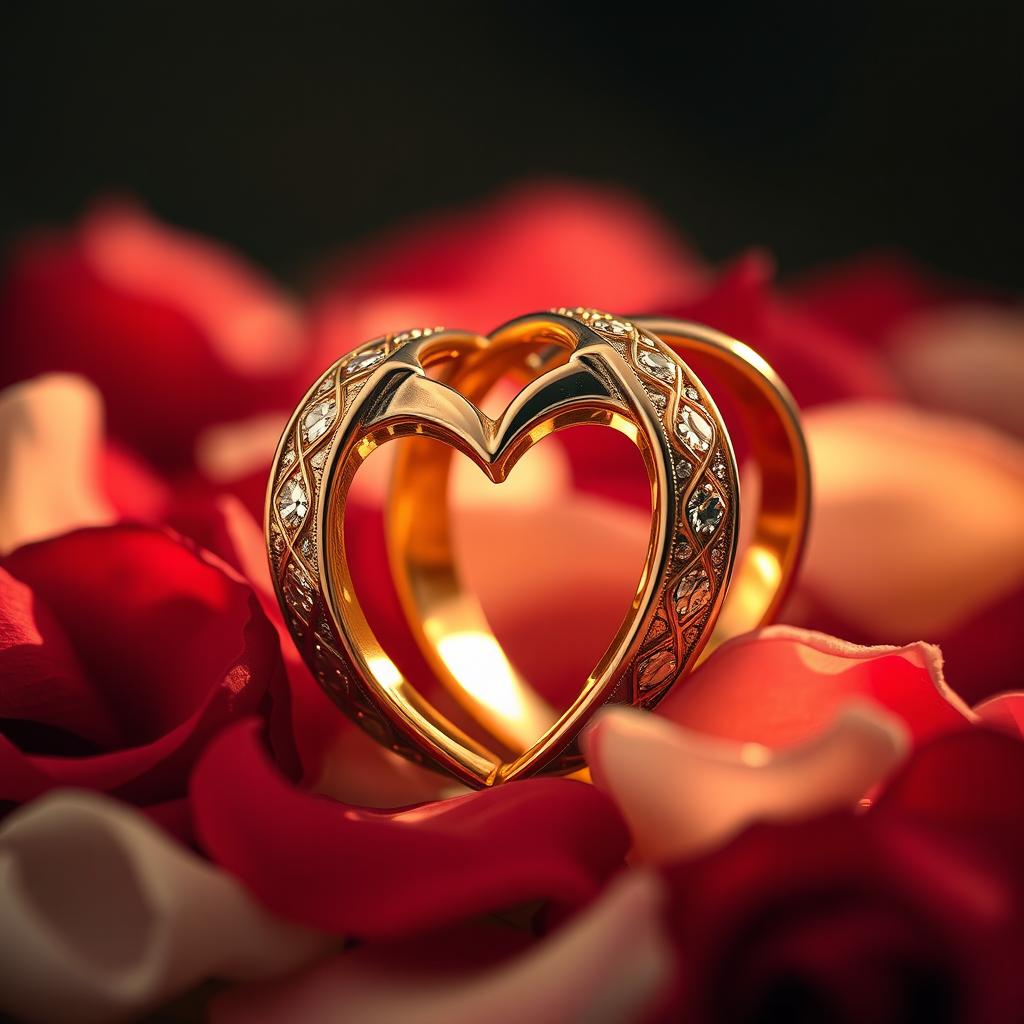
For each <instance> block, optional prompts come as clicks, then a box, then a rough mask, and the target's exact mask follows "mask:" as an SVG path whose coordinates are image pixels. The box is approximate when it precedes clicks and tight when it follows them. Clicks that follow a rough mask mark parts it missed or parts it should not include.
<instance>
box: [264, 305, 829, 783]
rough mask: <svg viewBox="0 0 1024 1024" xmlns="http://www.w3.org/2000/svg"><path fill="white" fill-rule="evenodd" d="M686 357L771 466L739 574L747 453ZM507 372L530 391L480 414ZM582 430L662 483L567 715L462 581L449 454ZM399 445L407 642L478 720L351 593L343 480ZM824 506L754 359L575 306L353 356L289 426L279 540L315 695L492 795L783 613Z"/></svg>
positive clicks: (507, 451) (275, 516) (688, 329)
mask: <svg viewBox="0 0 1024 1024" xmlns="http://www.w3.org/2000/svg"><path fill="white" fill-rule="evenodd" d="M683 355H690V356H693V357H697V358H700V359H702V360H704V361H705V362H707V363H708V365H713V367H714V370H715V377H716V380H717V381H721V383H722V385H723V386H724V387H726V388H728V391H729V395H730V397H731V399H732V402H733V404H734V405H735V407H736V413H737V417H738V418H739V419H740V420H742V421H743V422H742V424H741V425H742V427H743V428H744V433H745V435H746V437H747V438H748V440H749V444H750V446H751V452H752V455H753V456H754V458H755V460H756V463H757V466H758V469H759V477H760V486H759V488H758V491H759V493H758V500H757V502H756V508H754V509H753V522H752V525H751V527H750V529H749V530H747V531H746V532H747V537H746V539H745V544H744V547H743V550H742V552H741V555H740V559H739V562H738V564H737V565H736V568H735V572H734V564H733V563H734V559H735V558H736V550H737V537H738V527H739V515H740V507H739V482H738V476H737V468H736V459H735V454H734V450H733V446H732V442H731V441H730V437H729V434H728V432H727V430H726V426H725V423H724V422H723V420H722V418H721V416H720V414H719V411H718V409H717V407H716V405H715V402H714V401H713V399H712V396H711V395H710V394H709V393H708V391H707V390H706V389H705V387H704V385H703V384H702V383H701V381H700V380H699V379H698V378H697V376H696V375H695V374H694V373H693V371H692V370H691V369H690V367H689V366H688V365H687V364H686V363H685V362H684V361H683V359H682V356H683ZM510 375H511V376H513V377H515V378H516V379H518V380H521V381H522V387H521V390H520V392H519V393H518V395H517V396H516V397H515V398H514V400H513V401H512V402H511V403H510V404H509V406H508V407H507V408H506V409H505V411H504V412H503V413H502V414H501V415H500V416H499V417H498V418H497V419H492V418H491V417H489V416H488V415H486V414H485V413H484V412H483V411H481V408H480V404H481V403H482V402H483V399H484V397H485V396H486V395H487V393H488V392H489V391H490V390H491V388H492V387H493V386H494V385H495V384H496V383H497V382H498V381H499V380H501V379H502V378H507V377H508V376H510ZM579 424H601V425H605V426H609V427H612V428H614V429H616V430H618V431H620V432H621V433H623V434H625V435H626V436H627V437H628V438H629V439H630V440H631V441H633V443H634V444H635V445H636V446H637V448H638V449H639V451H640V453H641V456H642V458H643V462H644V466H645V467H646V471H647V475H648V478H649V481H650V485H651V492H650V493H651V526H650V534H649V538H648V544H647V553H646V557H645V560H644V565H643V568H642V571H641V573H640V577H639V579H638V581H637V586H636V592H635V596H634V599H633V601H632V602H631V604H630V607H629V609H628V611H627V613H626V615H625V617H624V619H623V621H622V623H621V625H620V627H619V629H618V631H617V633H616V634H615V636H614V637H612V638H611V640H610V642H609V644H608V646H607V648H606V649H605V651H604V653H603V654H602V656H601V657H600V659H599V661H598V663H597V665H596V666H595V667H594V669H593V671H592V672H591V673H590V674H589V676H588V677H587V678H586V679H585V680H581V681H580V687H579V694H578V696H577V697H576V699H575V700H574V701H573V702H572V704H571V705H570V706H569V707H568V708H567V709H565V710H564V711H562V712H557V711H555V710H554V709H552V708H551V707H549V706H548V705H547V704H546V702H545V701H544V700H543V699H542V698H541V697H540V696H539V695H538V694H536V693H535V692H534V691H533V690H531V689H530V687H529V685H528V684H527V683H526V681H525V680H523V679H522V678H521V677H520V676H519V674H518V672H517V671H516V669H515V667H514V666H513V665H512V664H511V663H510V662H509V660H508V659H507V658H506V657H505V654H504V652H503V651H502V648H501V646H500V644H499V643H498V641H497V640H496V639H495V637H494V635H493V634H492V633H491V631H490V627H489V626H488V624H487V620H486V618H485V617H484V614H483V611H482V609H481V608H480V606H479V604H478V602H477V600H476V598H475V596H474V595H473V594H472V593H471V592H469V591H468V590H467V589H466V588H464V587H463V586H462V584H461V582H460V579H459V574H458V570H457V567H456V564H455V559H454V557H453V553H452V540H451V536H450V524H449V518H448V509H447V505H446V494H447V486H446V484H447V479H448V474H449V471H450V465H451V457H452V454H453V453H454V452H455V451H459V452H461V453H462V454H463V455H466V456H468V457H469V458H470V459H471V460H473V461H474V462H475V463H476V464H477V466H478V467H479V468H480V469H481V470H482V471H483V472H484V473H485V474H486V475H487V476H488V477H490V479H491V480H492V481H494V482H495V483H500V482H501V481H503V480H504V479H506V478H507V476H508V475H509V474H510V473H511V472H513V471H514V467H515V464H516V462H517V461H518V460H519V459H520V458H521V457H522V456H523V454H524V453H525V452H526V451H528V450H529V449H530V448H531V447H532V446H533V445H535V444H537V443H538V442H539V441H540V440H542V439H543V438H544V437H546V436H547V435H549V434H551V433H553V432H554V431H558V430H563V429H566V428H568V427H572V426H575V425H579ZM396 438H410V439H411V440H409V441H406V442H405V444H404V445H402V446H401V447H400V451H399V454H398V456H397V458H396V461H395V467H394V471H393V478H392V488H391V493H390V497H389V499H388V508H387V516H386V525H387V533H388V546H389V553H390V561H391V571H392V575H393V578H394V581H395V585H396V589H397V591H398V593H399V596H400V597H401V600H402V604H403V607H404V610H405V613H406V617H407V619H408V622H409V625H410V627H411V630H412V632H413V635H414V636H415V638H416V640H417V642H418V643H419V645H420V648H421V649H422V651H423V653H424V655H425V656H426V658H427V661H428V662H429V664H430V666H431V667H432V669H433V671H434V673H435V674H436V676H437V678H438V680H439V682H440V683H441V684H442V685H443V687H444V688H445V690H446V691H447V692H448V693H449V694H450V695H451V696H452V697H454V698H455V700H456V701H457V702H458V704H459V706H460V707H461V709H462V710H463V711H464V712H465V714H466V715H467V716H468V718H469V720H470V721H471V722H472V725H473V727H472V729H469V728H462V727H460V726H458V725H456V724H455V723H454V722H453V721H451V718H450V717H448V716H446V715H444V714H443V713H442V712H441V711H440V710H439V709H438V708H437V707H435V706H434V705H433V704H431V703H430V702H429V701H428V700H427V699H426V697H425V696H424V695H423V694H421V693H420V692H418V691H417V690H416V689H415V688H414V687H413V686H412V685H411V684H410V683H409V681H408V680H407V679H405V677H404V676H403V675H402V673H401V671H400V670H399V668H398V667H397V666H396V665H395V663H394V662H393V661H392V660H391V658H390V657H389V656H388V653H387V650H386V645H385V644H384V643H383V642H382V641H381V639H380V638H378V637H377V636H375V635H374V633H373V630H372V629H371V627H370V624H369V622H368V621H367V617H366V615H365V613H364V610H363V608H362V606H361V605H360V602H359V599H358V595H357V593H356V588H355V585H354V583H353V579H352V572H351V568H350V565H349V560H348V558H347V556H346V551H345V537H344V533H343V522H344V516H345V506H346V501H347V499H348V494H349V489H350V486H351V484H352V480H353V478H354V476H355V473H356V471H357V470H358V468H359V466H360V465H361V464H362V463H363V462H364V461H365V460H366V459H367V458H368V457H369V456H370V454H371V453H372V452H373V451H374V450H376V449H377V448H378V447H379V446H380V445H382V444H384V443H386V442H388V441H391V440H393V439H396ZM424 438H429V439H431V443H429V444H425V443H424V442H423V440H421V439H424ZM437 440H440V441H442V442H445V444H444V445H443V446H439V445H437V444H436V443H433V442H436V441H437ZM809 501H810V474H809V468H808V461H807V451H806V447H805V443H804V438H803V433H802V430H801V427H800V422H799V416H798V414H797V411H796V406H795V404H794V403H793V400H792V398H791V397H790V395H789V393H788V391H787V390H786V388H785V386H784V385H783V384H782V382H781V381H780V380H779V379H778V377H777V376H776V374H775V373H774V372H773V371H772V369H771V367H769V366H768V365H767V364H766V363H765V362H764V360H763V359H761V358H760V356H758V355H757V353H756V352H754V351H753V350H752V349H750V348H749V347H748V346H746V345H744V344H743V343H742V342H739V341H736V340H734V339H732V338H728V337H726V336H725V335H722V334H719V333H718V332H716V331H712V330H710V329H708V328H705V327H701V326H698V325H695V324H690V323H684V322H680V321H671V320H656V319H649V318H643V317H640V318H633V319H627V318H623V317H616V316H612V315H610V314H607V313H602V312H598V311H596V310H590V309H583V308H575V309H568V308H563V309H558V310H554V311H551V312H547V313H539V314H533V315H529V316H525V317H521V318H519V319H516V320H513V321H511V322H510V323H508V324H505V325H504V326H502V327H500V328H499V329H498V330H496V331H494V332H493V333H492V334H491V335H489V336H486V337H485V336H481V335H476V334H471V333H466V332H461V331H452V330H445V329H443V328H432V329H420V330H410V331H404V332H402V333H400V334H393V335H388V336H386V337H383V338H378V339H375V340H374V341H371V342H368V343H367V344H365V345H362V346H360V347H359V348H357V349H355V350H354V351H352V352H349V353H348V354H346V355H345V356H343V357H342V358H341V359H339V360H338V362H337V363H335V364H334V365H333V366H331V367H330V368H329V369H328V370H327V371H326V372H325V373H324V374H323V375H322V376H321V377H320V378H319V379H318V380H317V381H316V382H315V383H314V384H313V386H312V388H311V389H310V390H309V392H308V393H307V395H306V397H305V398H304V399H303V400H302V402H301V403H300V404H299V406H298V408H297V409H296V410H295V412H294V414H293V415H292V417H291V419H290V421H289V423H288V426H287V427H286V429H285V432H284V435H283V436H282V438H281V443H280V445H279V446H278V450H277V453H276V457H275V460H274V465H273V468H272V470H271V477H270V485H269V490H268V499H267V510H266V531H267V542H268V548H269V554H270V563H271V569H272V573H273V578H274V582H275V587H276V590H277V596H278V599H279V601H280V603H281V607H282V609H283V611H284V614H285V618H286V621H287V623H288V628H289V630H290V631H291V634H292V636H293V638H294V640H295V643H296V645H297V646H298V648H299V650H300V651H301V652H302V655H303V657H304V658H305V660H306V662H307V663H308V665H309V666H310V669H311V670H312V672H313V673H314V675H315V676H316V678H317V680H318V681H319V683H320V685H321V686H322V687H323V688H324V689H325V690H326V691H327V693H328V694H330V696H331V697H332V698H333V699H334V700H335V702H336V703H337V704H338V705H339V706H340V707H341V708H342V709H343V710H344V711H345V712H346V713H347V714H349V715H350V716H351V717H352V718H353V719H354V720H355V721H356V722H357V723H358V724H360V725H361V726H362V727H363V728H364V729H366V730H367V731H368V732H369V733H370V734H371V735H372V736H374V737H375V738H376V739H377V740H379V741H380V742H382V743H384V744H386V745H387V746H388V747H390V748H391V749H392V750H394V751H396V752H398V753H400V754H403V755H404V756H406V757H409V758H412V759H413V760H416V761H418V762H420V763H422V764H426V765H429V766H432V767H436V768H441V769H444V770H447V771H448V772H450V773H451V774H452V775H454V776H456V777H457V778H458V779H460V780H461V781H463V782H464V783H466V784H468V785H471V786H475V787H482V786H491V785H496V784H500V783H504V782H507V781H510V780H512V779H515V778H519V777H523V776H526V775H529V774H533V773H535V772H538V771H554V772H569V771H573V770H575V769H577V768H580V767H581V764H582V762H581V757H580V754H579V750H578V747H577V744H576V739H577V737H578V734H579V732H580V730H581V729H582V728H583V726H584V725H585V724H586V722H587V721H588V719H589V718H590V716H591V715H592V714H593V713H594V711H596V710H597V709H598V708H599V707H601V706H603V705H606V704H609V703H620V704H629V705H636V706H638V707H644V708H652V707H654V706H655V705H656V704H657V703H658V702H659V701H660V700H661V699H662V698H663V697H664V696H665V694H666V693H667V692H668V691H669V690H670V689H671V687H672V686H673V685H675V684H676V683H677V682H678V681H680V680H681V679H683V678H685V676H686V674H687V672H688V671H689V670H690V669H691V668H692V667H693V666H694V664H695V663H696V662H697V660H698V659H699V658H700V657H701V656H702V654H706V653H707V652H709V651H710V650H712V649H713V648H714V647H715V646H717V645H718V644H719V643H721V642H722V641H723V640H725V639H728V638H729V637H731V636H734V635H736V634H738V633H741V632H745V631H747V630H749V629H752V628H754V627H756V626H758V625H760V624H762V623H764V622H767V621H769V620H770V619H771V618H772V617H773V615H774V614H775V612H776V611H777V609H778V607H779V604H780V603H781V601H782V599H783V597H784V595H785V592H786V590H787V588H788V586H789V584H790V582H791V580H792V578H793V575H794V572H795V570H796V566H797V563H798V560H799V556H800V552H801V549H802V546H803V541H804V536H805V533H806V527H807V519H808V508H809ZM350 540H351V538H350Z"/></svg>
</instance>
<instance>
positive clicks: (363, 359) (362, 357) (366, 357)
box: [345, 349, 384, 376]
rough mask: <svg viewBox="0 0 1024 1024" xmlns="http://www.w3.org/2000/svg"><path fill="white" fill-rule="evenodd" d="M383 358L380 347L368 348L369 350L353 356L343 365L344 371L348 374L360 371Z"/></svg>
mask: <svg viewBox="0 0 1024 1024" xmlns="http://www.w3.org/2000/svg"><path fill="white" fill-rule="evenodd" d="M383 358H384V353H383V352H382V351H381V350H380V349H370V351H369V352H363V353H361V354H359V355H355V356H353V357H352V358H351V359H350V360H349V361H348V363H347V364H346V365H345V373H346V374H347V375H349V376H351V375H352V374H353V373H361V372H362V371H363V370H368V369H369V368H370V367H371V366H376V365H377V363H379V362H380V361H381V360H382V359H383Z"/></svg>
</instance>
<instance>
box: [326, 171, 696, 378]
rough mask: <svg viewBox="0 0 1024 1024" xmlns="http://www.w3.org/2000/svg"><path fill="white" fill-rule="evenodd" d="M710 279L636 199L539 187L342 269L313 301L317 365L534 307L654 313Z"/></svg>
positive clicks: (402, 237)
mask: <svg viewBox="0 0 1024 1024" xmlns="http://www.w3.org/2000/svg"><path fill="white" fill-rule="evenodd" d="M702 277H703V271H702V270H701V269H700V268H699V267H698V266H697V264H696V263H695V261H694V260H693V258H692V257H691V256H690V255H689V254H688V253H686V252H685V251H684V250H683V248H682V247H681V245H680V244H679V242H678V241H677V239H675V238H674V237H672V236H671V235H669V234H668V233H667V232H666V231H665V229H664V227H663V226H662V224H661V223H660V222H659V220H658V219H657V218H656V217H655V216H653V215H652V213H651V211H650V210H648V209H647V208H646V207H644V206H643V205H642V204H640V203H638V202H637V201H636V200H635V199H633V198H632V197H630V196H629V195H627V194H625V193H622V192H618V191H615V190H612V189H598V188H593V187H583V186H573V185H560V184H553V183H552V184H535V185H528V186H525V187H521V188H519V189H518V190H514V191H512V192H509V193H506V194H505V195H503V196H499V197H498V198H497V199H494V200H491V201H490V202H489V203H486V204H484V205H482V206H480V207H478V208H476V209H473V208H469V209H466V210H465V211H463V212H459V213H455V214H452V213H448V214H445V215H444V216H443V217H439V218H436V219H434V220H431V221H428V222H426V223H423V224H421V225H417V226H416V227H414V228H412V229H410V230H408V231H406V232H404V233H401V234H399V235H397V236H395V237H394V238H392V239H388V240H386V241H384V242H383V243H382V244H380V245H379V246H378V247H377V248H376V249H374V250H369V251H366V250H364V251H362V252H361V253H360V254H359V259H358V262H356V261H354V260H351V261H348V262H347V263H346V264H343V265H342V266H341V267H339V269H338V271H337V272H335V273H334V274H333V275H332V277H331V278H330V279H329V280H328V284H327V286H326V287H325V288H324V290H323V292H322V293H321V295H320V297H319V299H318V300H317V301H316V302H315V304H314V330H315V333H316V337H317V340H318V345H319V355H318V360H319V363H323V364H325V363H326V362H328V361H331V360H333V359H336V358H337V356H338V354H339V353H341V352H344V351H345V350H346V349H348V348H351V347H352V346H353V345H355V344H358V343H359V342H361V341H365V340H366V339H367V338H372V337H374V336H375V335H377V334H383V333H385V332H387V331H395V330H400V329H403V328H405V327H416V326H419V327H425V326H434V325H435V324H441V323H443V324H446V325H448V326H451V327H458V328H469V329H472V330H480V331H488V330H490V329H491V328H493V327H495V326H496V325H498V324H500V323H502V322H503V321H504V320H507V319H510V318H511V317H515V316H521V315H522V314H523V313H525V312H528V311H531V310H538V309H546V308H548V307H549V306H556V305H567V304H568V305H572V304H575V303H584V304H586V303H591V302H597V301H599V302H600V303H601V304H602V305H603V306H605V307H606V308H608V309H613V310H629V309H645V308H651V307H654V306H655V305H658V304H660V303H663V302H664V301H665V299H666V297H673V298H676V299H677V300H678V299H680V298H682V297H683V296H685V295H686V294H688V293H689V292H690V291H692V290H693V288H694V287H695V285H696V284H697V282H699V281H700V280H701V278H702Z"/></svg>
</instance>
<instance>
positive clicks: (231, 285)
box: [0, 205, 304, 465]
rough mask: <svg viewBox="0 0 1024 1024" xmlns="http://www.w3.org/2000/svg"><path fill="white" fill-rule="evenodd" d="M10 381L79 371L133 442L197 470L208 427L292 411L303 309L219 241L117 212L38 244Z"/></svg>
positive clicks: (12, 326)
mask: <svg viewBox="0 0 1024 1024" xmlns="http://www.w3.org/2000/svg"><path fill="white" fill-rule="evenodd" d="M0 337H2V338H3V356H2V357H0V384H2V385H7V384H9V383H12V382H14V381H18V380H23V379H25V378H27V377H33V376H35V375H37V374H39V373H42V372H45V371H48V370H69V371H73V372H77V373H81V374H82V375H83V376H85V377H87V378H88V379H90V380H92V381H93V382H94V383H95V384H96V385H97V386H98V387H99V389H100V391H101V392H102V393H103V397H104V399H105V402H106V408H107V416H108V421H109V424H110V427H111V430H112V432H113V433H114V434H115V436H117V437H118V438H119V439H120V440H122V441H125V442H128V443H130V444H132V445H133V446H135V447H136V448H138V449H139V450H141V451H143V452H145V453H146V454H147V455H148V456H149V457H151V458H153V459H154V460H156V461H158V462H161V463H164V464H172V465H183V464H188V463H189V461H190V459H191V455H192V442H193V440H194V438H195V437H196V435H197V433H198V432H199V430H200V429H201V428H202V427H203V426H205V425H207V424H209V423H213V422H224V421H227V420H232V419H237V418H239V417H240V416H243V415H246V414H248V413H250V412H252V411H254V410H255V409H259V408H273V407H276V406H277V405H278V404H280V403H281V398H282V389H284V390H285V393H286V394H288V395H290V394H291V392H292V390H293V389H292V388H291V386H290V381H291V376H292V374H293V373H294V372H295V369H296V366H297V361H298V360H299V359H300V358H301V355H302V352H303V349H304V339H303V333H302V326H301V321H300V319H299V316H298V314H297V313H296V312H295V310H294V309H293V308H292V307H291V306H290V305H289V304H288V303H287V302H286V301H285V300H284V299H283V298H282V297H280V296H279V295H278V294H276V292H275V291H274V289H273V288H272V287H271V286H270V284H269V283H267V282H265V281H263V280H262V279H261V278H260V277H259V276H258V275H257V274H256V273H255V272H254V271H251V270H249V269H248V268H246V267H245V266H244V265H243V264H242V263H241V262H240V261H236V260H235V258H234V257H233V256H232V255H230V254H229V253H227V252H225V251H223V250H221V249H220V248H219V247H218V246H216V245H214V244H213V243H211V242H207V241H204V240H202V239H199V238H195V237H191V236H187V235H185V234H183V233H179V232H176V231H174V230H173V229H170V228H167V227H165V226H163V225H161V224H159V223H158V222H157V221H155V220H153V219H151V218H150V217H148V216H147V215H146V214H145V213H144V212H143V211H142V210H140V209H138V208H135V207H132V206H128V205H107V206H105V207H101V208H99V209H97V210H95V211H93V212H92V213H90V214H89V215H88V216H87V217H85V218H84V219H83V221H82V223H81V224H80V225H79V226H78V227H77V228H76V229H75V230H73V231H71V232H68V233H65V234H50V235H44V236H39V237H36V238H32V239H29V240H27V241H26V242H25V243H23V244H22V246H21V247H20V248H19V249H17V250H16V251H15V253H14V258H13V260H12V262H11V266H10V270H9V272H8V274H7V279H6V282H5V285H4V287H3V288H2V290H0Z"/></svg>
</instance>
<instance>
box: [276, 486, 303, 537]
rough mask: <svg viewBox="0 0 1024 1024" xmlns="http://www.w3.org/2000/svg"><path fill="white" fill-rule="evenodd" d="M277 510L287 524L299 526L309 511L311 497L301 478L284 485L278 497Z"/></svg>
mask: <svg viewBox="0 0 1024 1024" xmlns="http://www.w3.org/2000/svg"><path fill="white" fill-rule="evenodd" d="M277 511H278V512H280V513H281V520H282V521H283V522H284V524H285V525H286V526H298V525H299V523H301V522H302V520H303V519H305V518H306V513H307V512H308V511H309V498H308V497H307V496H306V491H305V488H304V487H303V486H302V483H301V482H300V481H299V480H292V481H291V482H290V483H287V484H285V485H284V490H283V491H281V494H280V495H279V496H278V499H277Z"/></svg>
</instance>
